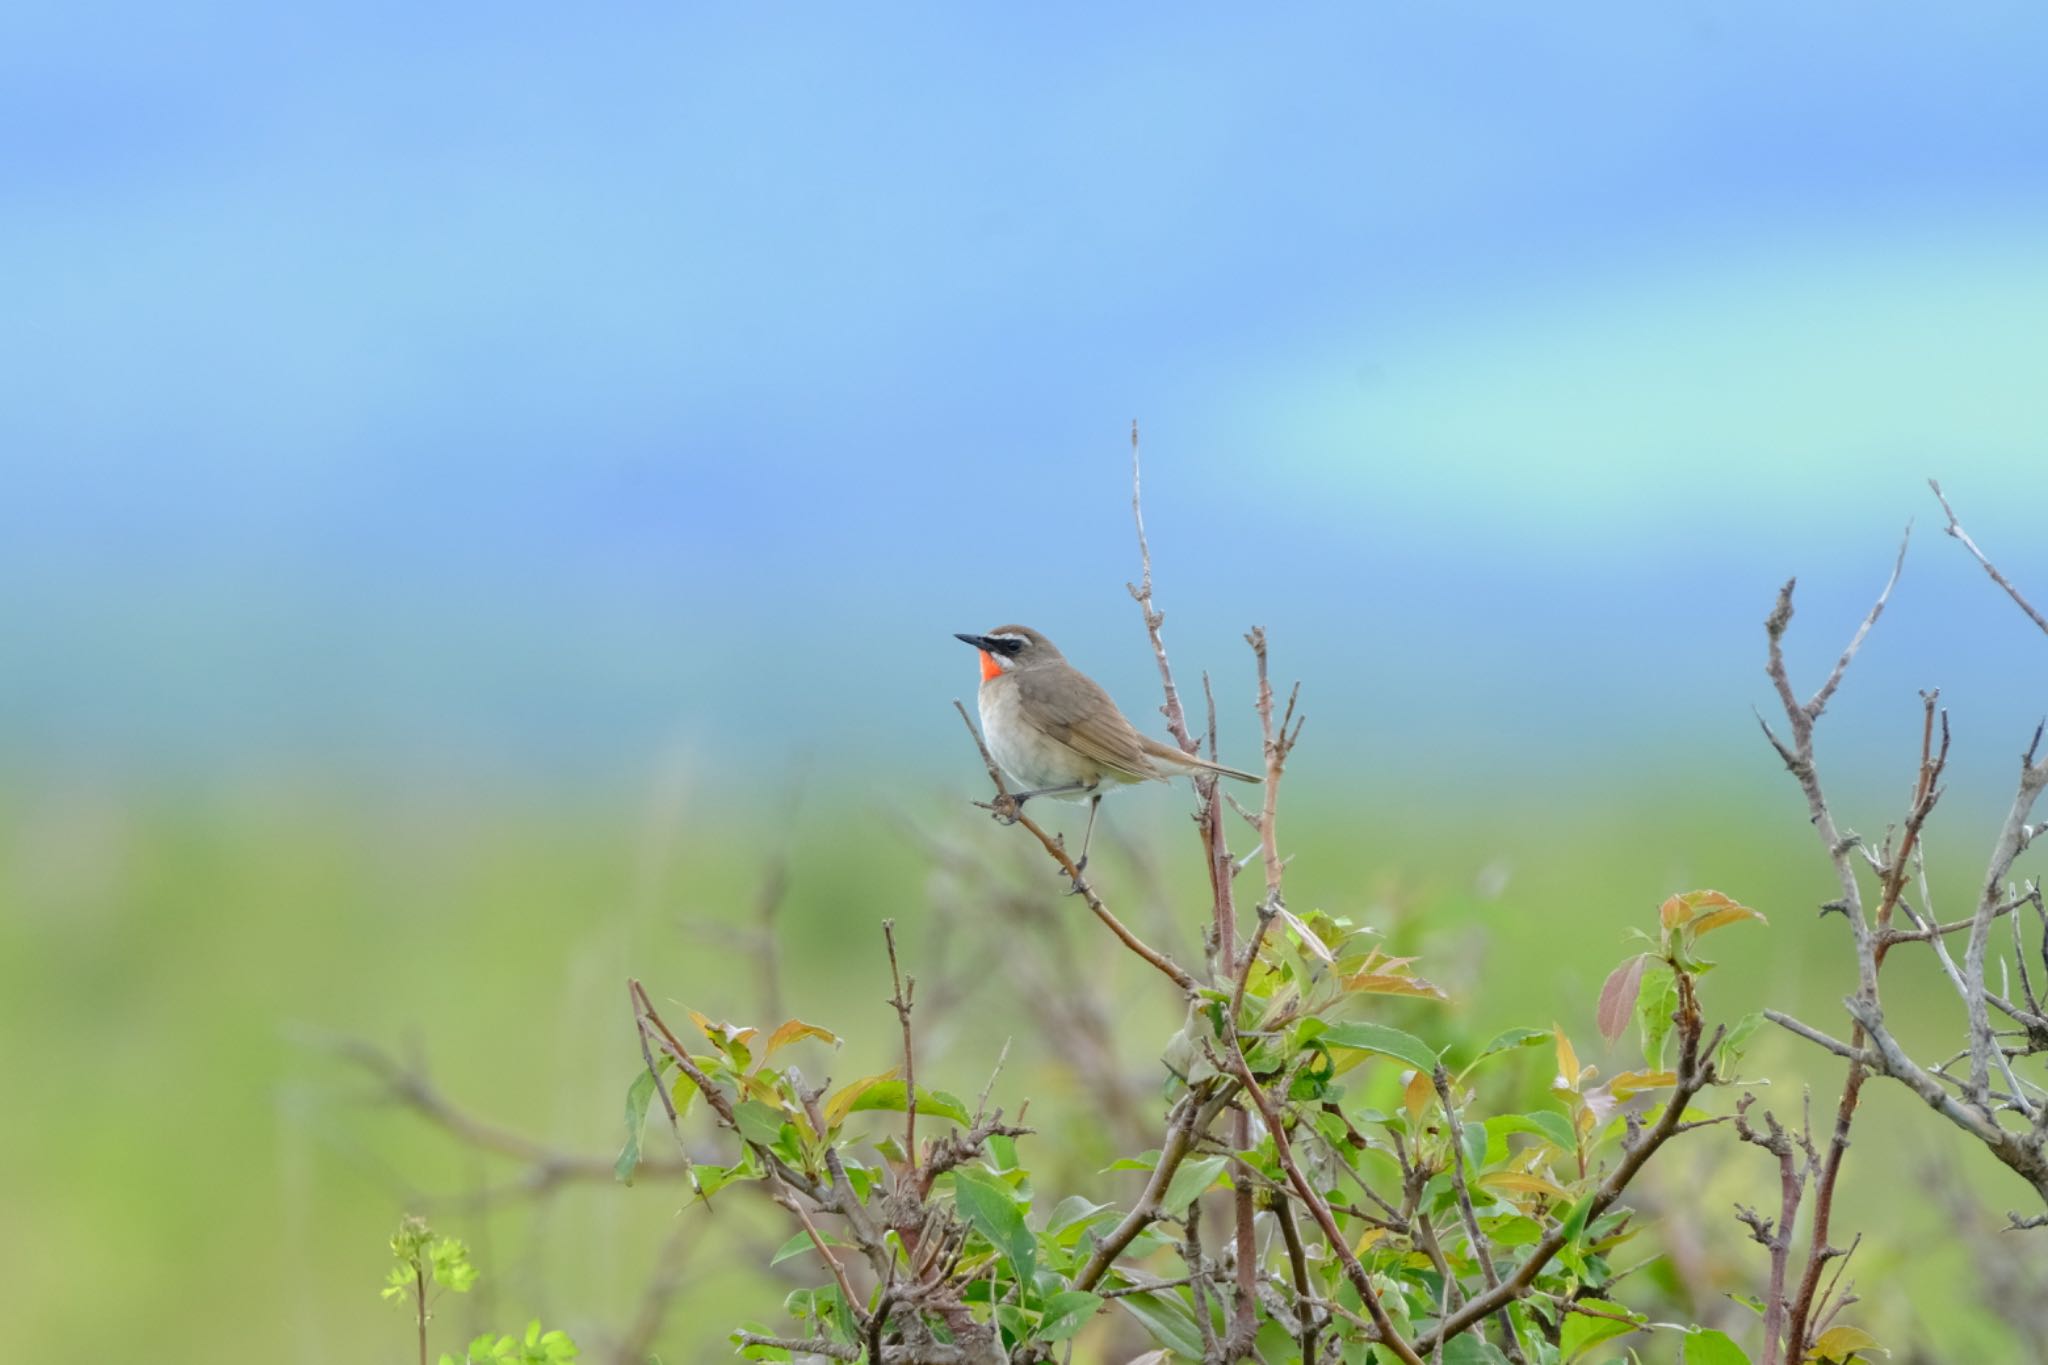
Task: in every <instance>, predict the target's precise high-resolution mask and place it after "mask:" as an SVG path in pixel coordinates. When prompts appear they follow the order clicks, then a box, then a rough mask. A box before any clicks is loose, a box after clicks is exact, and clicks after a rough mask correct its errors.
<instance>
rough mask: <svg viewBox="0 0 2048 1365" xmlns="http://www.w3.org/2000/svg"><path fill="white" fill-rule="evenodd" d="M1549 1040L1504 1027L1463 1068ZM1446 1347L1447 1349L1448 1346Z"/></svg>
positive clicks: (1538, 1032)
mask: <svg viewBox="0 0 2048 1365" xmlns="http://www.w3.org/2000/svg"><path fill="white" fill-rule="evenodd" d="M1549 1041H1550V1030H1549V1029H1547V1028H1511V1029H1506V1030H1504V1031H1502V1032H1500V1033H1496V1034H1495V1035H1494V1036H1493V1040H1492V1041H1491V1042H1489V1043H1488V1044H1487V1045H1486V1046H1485V1047H1483V1048H1480V1049H1479V1052H1478V1054H1477V1055H1476V1056H1474V1057H1473V1058H1472V1060H1471V1061H1469V1062H1467V1063H1465V1070H1466V1071H1470V1070H1471V1069H1472V1068H1473V1067H1475V1066H1478V1065H1479V1064H1480V1063H1481V1062H1483V1061H1485V1060H1486V1059H1487V1058H1489V1057H1498V1056H1500V1055H1501V1054H1502V1053H1503V1052H1513V1051H1515V1050H1516V1049H1517V1048H1524V1047H1534V1046H1536V1044H1538V1043H1547V1042H1549ZM1460 1074H1463V1073H1460ZM1457 1339H1458V1338H1455V1337H1453V1338H1452V1340H1453V1341H1455V1340H1457ZM1446 1349H1448V1347H1447V1348H1446Z"/></svg>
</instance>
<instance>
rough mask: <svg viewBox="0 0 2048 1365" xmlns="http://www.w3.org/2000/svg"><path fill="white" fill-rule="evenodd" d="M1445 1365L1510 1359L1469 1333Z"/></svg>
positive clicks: (1452, 1343) (1453, 1345)
mask: <svg viewBox="0 0 2048 1365" xmlns="http://www.w3.org/2000/svg"><path fill="white" fill-rule="evenodd" d="M1543 1036H1544V1037H1546V1038H1548V1037H1549V1036H1550V1035H1549V1034H1548V1033H1546V1034H1544V1035H1543ZM1444 1365H1508V1358H1507V1357H1506V1356H1504V1355H1502V1354H1501V1352H1500V1347H1498V1346H1495V1345H1494V1344H1493V1343H1492V1342H1490V1341H1487V1340H1485V1339H1484V1338H1482V1337H1481V1336H1480V1335H1479V1334H1478V1333H1477V1332H1467V1333H1465V1334H1464V1335H1463V1336H1457V1337H1452V1338H1451V1339H1450V1340H1449V1341H1447V1342H1445V1343H1444Z"/></svg>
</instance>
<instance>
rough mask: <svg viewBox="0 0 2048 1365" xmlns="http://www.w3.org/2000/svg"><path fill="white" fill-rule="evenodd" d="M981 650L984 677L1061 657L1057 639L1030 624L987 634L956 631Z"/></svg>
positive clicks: (956, 636) (987, 678) (998, 629)
mask: <svg viewBox="0 0 2048 1365" xmlns="http://www.w3.org/2000/svg"><path fill="white" fill-rule="evenodd" d="M953 638H954V639H956V640H964V641H966V642H967V643H968V644H970V645H973V646H974V647H975V648H976V649H978V650H980V651H981V680H982V681H983V682H987V681H988V680H989V679H990V678H993V677H997V676H999V675H1001V674H1004V673H1008V672H1011V671H1012V670H1014V669H1019V668H1030V667H1032V666H1033V665H1035V664H1042V663H1048V662H1051V661H1053V660H1056V659H1058V658H1059V657H1060V652H1059V650H1058V649H1057V648H1055V647H1054V645H1053V642H1052V641H1050V640H1048V639H1046V638H1045V637H1044V636H1043V635H1040V634H1039V633H1038V632H1037V631H1035V630H1033V629H1032V628H1031V627H1029V626H997V627H996V628H995V629H994V630H992V631H990V632H989V633H988V634H986V635H967V634H956V635H955V636H954V637H953Z"/></svg>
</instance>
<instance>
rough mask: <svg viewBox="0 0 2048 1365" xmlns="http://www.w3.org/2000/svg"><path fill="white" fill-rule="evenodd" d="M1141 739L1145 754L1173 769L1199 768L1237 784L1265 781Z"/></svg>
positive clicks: (1143, 737)
mask: <svg viewBox="0 0 2048 1365" xmlns="http://www.w3.org/2000/svg"><path fill="white" fill-rule="evenodd" d="M1141 738H1142V739H1143V742H1144V745H1145V752H1146V753H1148V754H1150V755H1151V756H1152V757H1154V758H1163V759H1165V760H1166V761H1167V762H1168V763H1171V764H1173V765H1174V766H1175V767H1178V768H1199V769H1201V770H1202V771H1203V772H1205V773H1215V774H1216V775H1217V776H1218V777H1229V778H1234V779H1236V780H1237V781H1239V782H1263V781H1265V779H1264V778H1263V777H1260V776H1259V775H1258V774H1257V773H1247V772H1240V771H1239V770H1237V769H1236V768H1226V767H1224V766H1223V765H1222V764H1221V763H1211V762H1210V761H1209V760H1208V759H1206V758H1197V757H1196V756H1195V755H1193V754H1191V753H1188V752H1187V751H1185V750H1183V749H1178V748H1175V747H1174V746H1173V745H1171V744H1162V743H1160V742H1159V741H1158V740H1156V739H1153V738H1151V737H1150V736H1142V737H1141Z"/></svg>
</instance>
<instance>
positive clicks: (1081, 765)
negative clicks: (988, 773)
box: [978, 677, 1102, 790]
mask: <svg viewBox="0 0 2048 1365" xmlns="http://www.w3.org/2000/svg"><path fill="white" fill-rule="evenodd" d="M978 699H979V701H980V703H981V733H982V737H983V738H985V739H986V740H987V741H988V751H989V753H990V754H991V755H992V756H993V757H994V758H995V761H996V764H997V766H999V767H1000V768H1002V770H1003V771H1004V772H1006V773H1008V774H1009V775H1010V776H1011V777H1012V778H1014V779H1016V780H1017V781H1018V782H1020V783H1022V784H1023V786H1024V787H1025V789H1027V790H1031V789H1036V788H1040V787H1063V786H1066V785H1067V784H1069V783H1073V782H1086V783H1092V782H1095V781H1096V780H1098V779H1099V778H1100V777H1101V775H1102V774H1101V769H1100V766H1099V765H1097V764H1094V763H1090V762H1088V761H1087V760H1086V759H1084V758H1083V757H1082V756H1081V755H1080V754H1078V753H1075V752H1074V751H1073V750H1072V749H1070V748H1068V747H1067V746H1066V745H1065V744H1063V743H1061V742H1060V741H1059V740H1057V739H1054V738H1053V737H1052V736H1051V735H1048V734H1047V733H1045V731H1044V730H1042V729H1040V728H1039V727H1038V726H1036V725H1034V724H1032V723H1031V720H1030V718H1029V717H1027V716H1026V715H1025V714H1024V702H1023V699H1022V698H1021V697H1020V696H1018V694H1017V685H1016V680H1015V679H1013V678H1009V677H999V678H991V679H989V680H988V681H987V682H985V683H983V684H982V685H981V692H980V694H979V698H978Z"/></svg>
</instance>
